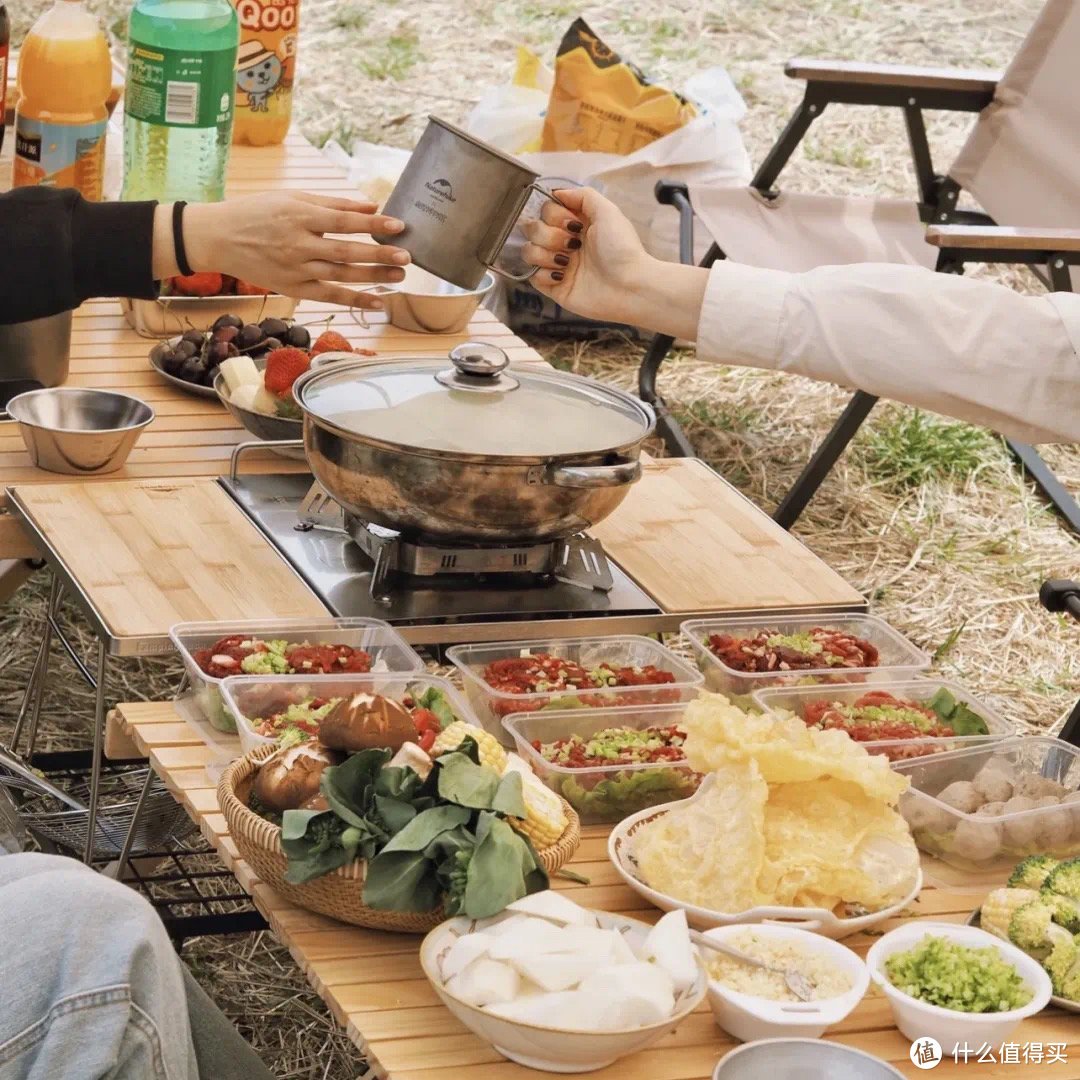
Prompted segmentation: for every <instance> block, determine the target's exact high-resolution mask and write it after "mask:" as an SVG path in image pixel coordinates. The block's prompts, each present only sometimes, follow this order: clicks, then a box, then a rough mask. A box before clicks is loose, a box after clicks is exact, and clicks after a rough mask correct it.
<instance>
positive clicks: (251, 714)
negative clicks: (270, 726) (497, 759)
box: [221, 671, 476, 754]
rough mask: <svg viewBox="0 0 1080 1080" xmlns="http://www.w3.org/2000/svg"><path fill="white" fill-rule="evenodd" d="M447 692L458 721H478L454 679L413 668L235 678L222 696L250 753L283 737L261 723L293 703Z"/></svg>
mask: <svg viewBox="0 0 1080 1080" xmlns="http://www.w3.org/2000/svg"><path fill="white" fill-rule="evenodd" d="M429 689H432V690H438V691H440V692H441V693H442V695H443V697H444V698H445V700H446V703H447V704H448V705H449V706H450V710H451V712H453V714H454V716H455V718H456V719H458V720H464V721H465V722H466V723H469V724H475V723H476V718H475V717H474V716H473V714H472V711H471V710H470V709H469V707H468V705H466V704H465V701H464V700H463V698H462V697H461V694H460V693H459V692H458V691H457V690H455V689H454V686H453V684H452V683H451V682H450V681H449V680H448V679H443V678H440V677H439V676H437V675H417V674H414V673H411V672H404V671H398V672H391V673H376V672H373V673H371V674H370V675H319V676H316V677H315V678H311V677H310V676H306V675H254V676H243V675H241V676H232V677H230V678H228V679H223V680H222V683H221V696H222V698H223V699H224V704H225V708H226V709H228V710H229V713H230V714H231V715H233V716H235V717H236V718H237V730H238V733H239V735H240V746H241V749H242V750H243V752H244V753H245V754H247V753H250V752H251V751H252V750H255V749H257V748H258V747H260V746H269V745H271V744H272V743H275V742H277V738H274V737H268V736H266V735H261V734H259V733H258V732H257V731H256V730H255V727H256V726H257V725H258V724H259V722H260V721H262V720H266V719H268V718H269V717H271V716H275V715H277V714H278V713H280V712H283V711H284V710H285V709H287V708H289V706H291V705H301V704H303V702H305V701H308V700H309V699H311V698H318V699H321V700H324V701H326V700H330V699H333V698H342V697H348V696H350V695H352V694H359V693H364V694H380V695H382V696H383V697H387V698H392V699H393V700H394V701H398V702H404V700H405V698H406V696H410V697H412V698H413V699H414V700H415V699H416V698H417V697H419V696H420V695H421V694H423V693H424V691H425V690H429Z"/></svg>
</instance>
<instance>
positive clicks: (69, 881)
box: [0, 854, 258, 1080]
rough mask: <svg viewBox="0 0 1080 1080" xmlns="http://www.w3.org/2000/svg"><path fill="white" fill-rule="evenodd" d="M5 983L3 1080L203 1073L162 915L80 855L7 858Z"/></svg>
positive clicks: (2, 865)
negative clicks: (90, 866)
mask: <svg viewBox="0 0 1080 1080" xmlns="http://www.w3.org/2000/svg"><path fill="white" fill-rule="evenodd" d="M0 986H2V987H3V991H2V993H3V1008H2V1009H0V1080H60V1078H64V1080H68V1078H71V1080H97V1078H109V1080H136V1078H137V1080H197V1078H198V1076H199V1071H198V1064H197V1061H196V1056H195V1049H194V1046H193V1044H192V1037H191V1030H190V1027H189V1023H188V1010H187V1008H186V1004H185V1001H186V999H185V986H184V977H183V965H182V964H181V963H180V961H179V958H178V957H177V956H176V953H175V952H174V950H173V948H172V943H171V942H170V941H169V937H168V935H167V934H166V933H165V928H164V926H163V925H162V923H161V920H160V919H159V918H158V916H157V913H156V912H155V911H154V909H153V908H152V907H151V906H150V905H149V904H148V903H147V902H146V901H145V900H144V899H143V898H142V897H140V896H139V895H138V894H137V893H135V892H134V891H133V890H131V889H129V888H127V887H126V886H124V885H120V884H119V883H117V882H115V881H112V880H110V879H107V878H104V877H102V876H101V875H99V874H95V873H94V872H93V871H92V870H89V869H87V868H86V867H85V866H83V865H82V864H81V863H78V862H76V861H75V860H74V859H66V858H61V857H58V856H53V855H38V854H18V855H4V856H2V857H0ZM234 1034H235V1033H234ZM205 1075H206V1076H216V1075H219V1074H218V1073H217V1071H216V1070H212V1071H210V1072H208V1073H206V1074H205ZM253 1075H258V1074H253Z"/></svg>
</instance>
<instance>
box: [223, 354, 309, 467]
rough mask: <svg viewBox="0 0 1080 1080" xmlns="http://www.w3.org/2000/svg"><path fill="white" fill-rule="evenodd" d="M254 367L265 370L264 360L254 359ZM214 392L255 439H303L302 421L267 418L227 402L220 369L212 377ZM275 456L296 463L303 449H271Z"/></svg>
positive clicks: (227, 398)
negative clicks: (277, 455) (292, 460)
mask: <svg viewBox="0 0 1080 1080" xmlns="http://www.w3.org/2000/svg"><path fill="white" fill-rule="evenodd" d="M255 366H256V367H257V368H258V369H259V371H260V372H261V371H264V370H265V369H266V360H265V359H264V358H263V357H258V358H257V359H255ZM214 391H215V393H216V394H217V396H218V397H219V398H220V399H221V403H222V405H224V406H225V408H226V409H228V410H229V412H230V413H231V414H232V416H233V419H234V420H236V422H237V423H238V424H242V425H243V426H244V427H245V428H247V430H248V431H250V432H251V434H252V435H254V436H255V438H257V439H263V440H265V441H268V442H279V441H281V440H283V439H294V440H302V439H303V438H304V421H303V420H302V419H297V420H290V419H289V418H288V417H286V416H268V415H267V414H266V413H260V412H254V411H253V410H251V409H244V408H241V406H239V405H234V404H233V403H232V402H231V401H230V400H229V395H228V393H227V392H226V390H225V376H224V375H222V374H221V371H220V369H219V370H218V373H217V374H216V375H215V376H214ZM273 450H274V453H275V454H280V455H281V456H282V457H287V458H293V459H295V460H298V461H303V460H304V450H303V447H299V446H298V447H296V448H292V447H287V448H284V449H282V448H280V447H273Z"/></svg>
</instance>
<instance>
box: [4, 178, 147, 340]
mask: <svg viewBox="0 0 1080 1080" xmlns="http://www.w3.org/2000/svg"><path fill="white" fill-rule="evenodd" d="M155 206H156V204H155V203H152V202H127V203H125V202H107V203H93V202H87V201H86V200H85V199H84V198H83V197H82V196H81V195H80V194H79V193H78V192H77V191H75V190H74V189H71V188H45V187H24V188H16V189H15V190H14V191H10V192H8V193H7V194H6V195H0V238H2V240H3V244H2V251H3V257H2V258H0V324H2V323H13V322H25V321H27V320H29V319H39V318H42V317H44V316H46V315H55V314H56V313H57V312H60V311H68V310H71V309H72V308H76V307H78V306H79V305H80V304H81V303H82V302H83V301H84V300H88V299H89V298H90V297H92V296H133V297H138V298H145V299H149V298H151V297H154V296H156V295H157V287H156V283H155V282H154V275H153V271H152V266H153V245H154V207H155Z"/></svg>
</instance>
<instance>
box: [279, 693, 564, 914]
mask: <svg viewBox="0 0 1080 1080" xmlns="http://www.w3.org/2000/svg"><path fill="white" fill-rule="evenodd" d="M429 707H430V706H429ZM389 758H390V752H389V751H388V750H364V751H361V752H360V753H359V754H354V755H352V756H351V757H350V758H348V759H347V760H346V761H345V762H344V763H343V764H341V765H337V766H332V767H330V768H327V769H326V770H325V771H324V772H323V776H322V783H321V785H320V791H321V792H322V794H323V796H324V797H325V798H326V801H327V803H329V805H330V810H325V811H322V812H315V811H310V810H290V811H288V812H287V813H286V815H285V822H284V825H283V829H282V847H283V848H284V850H285V853H286V855H287V856H288V859H289V866H288V870H287V871H286V877H287V879H288V880H289V881H291V882H295V883H298V884H299V883H302V882H304V881H310V880H311V879H312V878H315V877H319V876H321V875H322V874H326V873H329V872H331V871H332V870H335V869H337V868H338V867H339V866H343V865H345V864H346V863H347V862H349V861H350V860H352V859H353V858H357V857H359V858H363V859H366V860H367V870H366V877H365V882H364V902H365V903H366V904H367V905H368V906H369V907H372V908H376V909H380V910H390V911H432V910H434V909H435V908H437V907H438V906H439V904H440V903H443V904H445V907H446V910H447V912H449V913H450V914H458V913H461V914H465V915H467V916H469V917H470V918H483V917H486V916H488V915H494V914H496V913H497V912H499V911H502V909H503V908H504V907H505V906H506V905H507V904H509V903H511V902H512V901H514V900H517V899H519V898H520V897H522V896H525V895H526V893H529V892H535V891H537V890H538V889H544V888H546V887H547V884H548V878H547V874H546V872H545V871H544V869H543V866H542V865H541V864H540V861H539V859H538V858H537V856H536V852H535V851H534V850H533V847H532V845H531V844H530V843H529V841H528V839H527V838H526V837H524V836H522V835H520V834H519V833H517V832H515V831H514V830H513V829H512V828H511V827H510V826H509V825H508V824H507V823H506V822H505V821H504V820H503V818H502V816H501V815H508V816H513V817H524V816H525V804H524V800H523V797H522V786H521V777H520V776H519V775H518V774H516V773H511V774H509V775H508V776H506V777H504V778H502V779H500V778H499V777H498V776H497V775H496V774H495V772H494V771H493V770H492V769H489V768H487V767H484V766H481V765H480V764H479V749H478V747H477V745H476V741H475V740H474V739H469V738H466V739H464V740H462V743H461V746H460V747H458V749H457V750H455V751H454V752H453V753H449V754H443V755H442V756H441V757H439V758H438V759H437V760H436V762H435V765H434V767H433V768H432V770H431V772H430V773H429V775H428V776H427V778H426V779H421V778H420V776H419V775H418V774H417V773H416V772H415V771H414V770H412V769H410V768H408V767H398V766H389V765H387V764H386V763H387V761H388V760H389Z"/></svg>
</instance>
